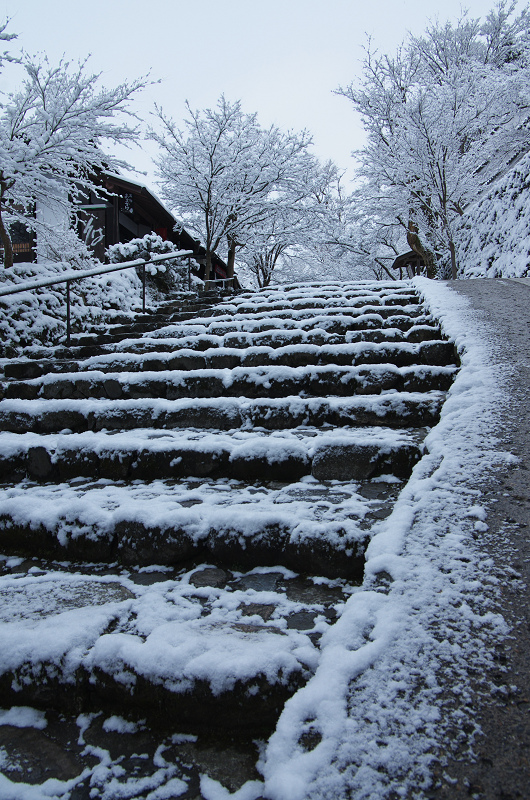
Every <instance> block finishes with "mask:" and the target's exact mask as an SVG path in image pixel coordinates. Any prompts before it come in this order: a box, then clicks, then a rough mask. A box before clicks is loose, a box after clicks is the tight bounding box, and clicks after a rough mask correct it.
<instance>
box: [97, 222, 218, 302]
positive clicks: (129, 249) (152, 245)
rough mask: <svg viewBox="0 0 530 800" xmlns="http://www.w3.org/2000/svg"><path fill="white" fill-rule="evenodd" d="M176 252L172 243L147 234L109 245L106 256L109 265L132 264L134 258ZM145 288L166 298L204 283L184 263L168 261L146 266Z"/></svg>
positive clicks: (175, 247) (177, 260) (152, 234)
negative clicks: (165, 295)
mask: <svg viewBox="0 0 530 800" xmlns="http://www.w3.org/2000/svg"><path fill="white" fill-rule="evenodd" d="M175 250H178V248H177V246H176V245H174V244H173V242H169V241H167V240H164V239H162V237H161V236H158V234H156V233H148V234H146V236H143V237H142V238H141V239H131V241H130V242H118V244H113V245H111V246H110V247H109V248H108V249H107V252H106V255H107V258H108V259H109V261H110V262H111V264H114V263H116V264H119V263H121V262H123V261H133V260H134V259H136V258H145V257H146V253H147V254H148V255H149V256H153V255H158V254H163V253H172V252H175ZM146 272H147V276H148V278H147V284H148V286H149V287H150V289H151V292H154V293H156V294H165V293H167V292H171V291H183V290H184V291H185V290H187V289H197V288H198V286H199V285H200V286H202V285H203V282H202V281H201V280H200V279H199V278H197V277H196V276H195V275H193V273H191V272H190V270H189V267H188V263H187V259H186V260H183V259H171V260H168V261H165V262H164V263H162V264H148V265H147V266H146Z"/></svg>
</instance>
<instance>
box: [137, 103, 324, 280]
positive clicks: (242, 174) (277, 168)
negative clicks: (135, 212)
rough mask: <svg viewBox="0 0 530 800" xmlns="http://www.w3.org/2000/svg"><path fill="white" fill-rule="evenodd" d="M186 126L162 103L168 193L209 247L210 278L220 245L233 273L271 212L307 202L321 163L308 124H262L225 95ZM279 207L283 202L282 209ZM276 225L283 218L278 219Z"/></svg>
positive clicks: (162, 169)
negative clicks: (292, 127)
mask: <svg viewBox="0 0 530 800" xmlns="http://www.w3.org/2000/svg"><path fill="white" fill-rule="evenodd" d="M188 112H189V118H188V119H186V121H185V125H186V127H185V129H184V131H182V130H180V129H179V128H177V127H176V125H175V123H174V122H173V121H172V120H171V119H169V118H168V117H166V116H165V115H164V113H163V112H162V110H160V109H158V117H159V120H160V122H161V124H162V131H161V132H155V131H152V133H151V136H152V138H153V139H154V140H155V141H156V142H157V143H158V144H159V146H160V148H161V155H160V157H159V160H158V171H159V177H160V183H161V186H162V191H163V194H164V197H165V198H166V200H167V201H168V203H169V204H170V206H171V207H172V208H173V209H174V210H175V212H176V213H177V214H178V216H179V218H180V219H182V221H183V224H185V226H186V229H188V230H192V231H194V232H195V233H196V234H197V235H198V236H200V238H201V240H202V241H203V242H204V244H205V248H206V260H207V263H206V280H208V278H209V276H210V270H211V256H212V253H213V252H214V251H217V252H221V253H223V254H224V253H226V255H227V261H228V275H229V277H231V276H232V274H233V264H234V258H235V253H236V250H237V249H241V248H242V247H244V246H245V245H246V244H247V243H248V242H249V240H250V239H251V238H252V236H253V235H257V234H256V232H257V231H258V230H262V229H263V226H264V225H265V227H266V223H267V220H269V219H270V215H271V213H272V214H277V215H278V214H279V212H278V211H277V210H278V208H279V207H280V206H281V208H282V211H281V213H282V214H284V213H285V214H286V213H287V209H289V208H292V207H293V204H295V203H299V202H302V200H303V199H304V197H305V195H306V193H307V192H308V179H307V176H308V174H309V173H310V172H311V170H312V168H313V158H312V156H311V155H310V154H309V152H308V148H309V145H310V138H309V135H308V134H307V132H305V131H304V132H302V133H300V134H295V133H291V132H289V133H283V132H282V131H280V130H279V129H278V128H277V127H275V126H271V127H270V128H267V129H264V128H262V127H261V126H260V125H259V124H258V121H257V118H256V114H245V113H243V111H242V110H241V104H240V103H239V102H235V103H230V102H228V101H227V100H226V99H225V98H224V97H221V98H220V100H219V101H218V103H217V106H216V108H214V109H206V110H204V111H193V110H192V109H191V108H190V106H189V105H188ZM275 207H276V210H275ZM272 226H273V227H276V223H273V225H272Z"/></svg>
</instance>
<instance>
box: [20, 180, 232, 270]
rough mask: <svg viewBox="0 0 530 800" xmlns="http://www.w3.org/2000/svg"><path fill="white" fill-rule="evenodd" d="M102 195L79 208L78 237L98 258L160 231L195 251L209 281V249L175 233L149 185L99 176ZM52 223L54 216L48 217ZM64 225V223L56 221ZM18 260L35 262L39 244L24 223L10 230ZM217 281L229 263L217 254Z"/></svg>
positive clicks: (82, 200)
mask: <svg viewBox="0 0 530 800" xmlns="http://www.w3.org/2000/svg"><path fill="white" fill-rule="evenodd" d="M98 182H99V183H100V185H101V191H96V190H93V191H90V192H88V191H87V192H86V193H85V194H84V196H83V195H81V196H80V197H79V198H78V200H77V203H76V204H75V205H76V207H77V211H78V217H79V223H78V231H77V232H78V234H79V235H80V236H81V238H82V239H83V240H84V241H86V242H87V244H88V245H89V247H90V249H91V250H92V252H93V253H94V256H95V258H97V259H99V260H100V261H105V251H106V249H107V248H108V247H110V245H113V244H118V243H119V242H123V243H125V242H129V241H130V240H131V239H136V238H141V237H143V236H145V235H146V234H147V233H151V232H154V233H157V234H158V235H159V236H161V237H162V239H164V240H165V241H170V242H172V243H173V244H174V245H175V249H176V250H188V251H192V252H193V253H194V256H193V258H194V261H195V264H196V269H195V270H194V271H195V272H196V274H197V276H198V277H200V278H204V270H205V261H206V250H205V248H204V247H203V246H202V245H201V243H200V241H199V240H198V239H194V238H193V237H192V236H191V235H190V234H189V233H188V232H187V231H186V230H184V229H182V228H181V229H180V230H175V227H176V226H177V224H178V223H177V220H176V219H175V217H174V216H173V214H171V212H170V211H168V210H167V208H166V207H165V206H164V205H163V204H162V203H161V201H160V200H159V199H158V198H157V197H156V195H154V194H153V192H151V191H150V190H149V189H148V188H147V187H146V186H143V185H142V184H141V183H137V182H136V181H131V180H129V179H127V178H123V177H122V176H121V175H115V174H113V173H111V172H103V173H101V174H100V176H99V179H98ZM47 221H48V223H49V224H50V223H51V224H53V218H48V219H47ZM57 223H58V224H64V219H63V220H57ZM11 236H12V240H13V251H14V260H15V261H18V262H21V261H36V260H37V252H38V242H37V241H36V237H35V235H34V234H33V233H32V232H31V231H29V230H28V229H27V228H25V226H24V225H23V224H21V223H15V224H14V225H12V226H11ZM212 266H213V271H214V275H212V276H211V277H212V279H222V278H226V275H227V273H226V264H225V262H224V261H223V260H222V259H221V258H219V256H217V255H216V254H214V256H213V258H212Z"/></svg>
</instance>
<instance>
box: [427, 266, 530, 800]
mask: <svg viewBox="0 0 530 800" xmlns="http://www.w3.org/2000/svg"><path fill="white" fill-rule="evenodd" d="M447 285H448V286H450V287H451V288H452V289H454V290H455V291H457V292H458V293H459V294H462V295H465V296H466V297H467V298H468V299H469V300H470V302H471V304H472V307H473V308H474V309H476V310H477V311H478V312H479V313H480V314H482V315H484V319H485V322H486V323H487V324H488V326H489V327H490V329H491V336H492V341H493V344H494V348H493V359H494V362H495V363H497V364H499V365H503V366H509V368H510V371H511V378H510V384H511V385H510V387H509V388H510V396H511V402H510V403H509V406H508V407H507V408H506V409H505V410H504V426H503V433H502V437H503V440H502V443H501V445H500V447H502V448H504V449H506V450H508V451H510V452H512V453H513V454H514V455H516V456H517V457H518V458H519V459H520V460H519V463H518V464H517V465H515V466H513V467H507V468H506V469H504V470H503V471H502V472H501V473H499V474H497V475H496V476H495V478H492V480H491V482H490V485H489V486H487V487H486V492H485V497H484V500H485V502H486V503H488V501H489V511H488V525H489V528H490V529H489V532H488V534H487V535H486V536H485V539H484V542H485V546H486V547H488V549H489V550H490V552H491V556H492V557H493V558H494V559H495V560H496V562H497V563H498V564H499V565H508V566H510V567H512V568H513V569H514V570H515V571H516V572H517V574H518V575H519V576H520V578H517V576H515V575H514V579H513V580H507V581H506V582H505V583H504V584H503V585H502V587H501V609H500V610H501V612H502V614H503V616H504V617H505V619H506V620H507V621H508V623H509V624H510V625H511V627H512V637H511V638H510V639H508V640H507V641H506V642H505V645H504V647H503V648H502V650H500V651H499V652H498V664H499V672H498V674H494V675H493V676H492V678H493V682H494V683H497V684H498V686H499V687H500V688H501V692H500V693H494V695H492V696H491V697H489V698H486V699H485V698H479V697H477V706H478V716H479V721H480V723H481V726H482V730H483V732H484V736H483V738H481V739H479V740H478V742H477V745H476V747H475V750H476V753H477V756H478V759H477V761H476V762H475V763H470V762H469V760H467V761H466V760H463V761H461V762H456V763H455V762H452V763H450V764H449V765H448V768H447V770H446V772H447V774H448V775H450V776H451V777H452V778H453V779H456V783H455V784H454V785H451V784H450V783H448V782H445V781H444V785H443V788H441V789H438V790H436V791H432V792H430V793H429V792H428V793H427V796H428V797H432V798H436V800H439V799H440V798H443V800H461V799H462V800H463V798H466V800H468V799H469V798H470V797H471V798H475V800H521V799H523V800H529V799H530V280H527V279H521V280H506V279H502V280H466V281H449V282H448V284H447ZM505 669H506V672H505V671H504V670H505ZM502 692H505V693H504V694H503V693H502Z"/></svg>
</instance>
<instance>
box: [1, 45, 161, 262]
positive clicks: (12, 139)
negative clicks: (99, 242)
mask: <svg viewBox="0 0 530 800" xmlns="http://www.w3.org/2000/svg"><path fill="white" fill-rule="evenodd" d="M0 38H1V37H0ZM3 38H6V37H5V36H4V37H3ZM20 64H21V68H22V69H23V70H24V73H25V78H24V80H23V82H22V85H21V87H20V89H19V90H18V91H16V92H14V93H12V94H10V95H8V96H7V97H5V98H4V100H3V103H2V108H1V112H0V238H1V242H2V245H3V248H4V263H5V266H6V267H9V266H11V264H12V263H13V250H12V245H11V240H10V235H9V226H10V224H11V223H13V222H15V221H19V222H22V223H24V224H25V225H26V226H27V227H28V228H30V229H33V230H36V231H39V228H42V229H43V230H44V229H45V230H46V231H47V233H48V234H50V233H51V231H50V230H49V228H50V226H49V225H47V224H46V223H45V222H43V221H42V220H39V218H38V215H35V213H34V209H35V205H36V204H38V203H39V202H41V203H42V204H43V205H45V206H46V207H47V208H49V209H51V210H52V211H53V210H55V211H56V212H57V213H58V214H59V215H62V216H64V215H65V214H73V205H72V199H73V198H75V196H76V195H77V193H78V192H79V190H80V189H83V188H87V187H90V186H92V185H93V182H94V177H95V175H96V174H97V172H98V170H101V169H109V168H110V169H119V168H120V167H122V166H125V165H124V164H123V162H122V161H120V160H119V159H118V158H115V157H113V156H109V155H108V154H107V153H104V151H103V149H102V143H107V144H108V143H109V142H115V143H116V142H120V143H128V142H130V141H134V140H135V139H136V137H137V135H138V134H137V130H136V128H135V127H133V126H131V124H129V122H128V120H127V115H128V117H129V118H130V117H132V116H133V115H132V114H131V112H130V111H129V109H128V101H129V100H130V98H131V96H132V95H134V94H135V93H136V92H137V91H138V90H139V89H141V88H143V87H144V86H145V85H146V80H145V79H143V78H140V79H138V80H134V81H132V82H128V83H123V84H121V85H120V86H118V87H116V88H114V89H105V88H100V87H99V76H98V75H95V74H91V73H88V72H87V71H86V61H85V62H81V63H79V64H77V65H75V66H74V65H71V64H70V63H68V62H66V61H61V62H60V63H59V64H58V65H57V66H52V65H51V64H50V63H49V62H48V60H47V59H44V60H42V61H39V60H38V59H35V58H32V57H30V56H28V55H26V54H24V55H23V56H22V58H21V61H20Z"/></svg>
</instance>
